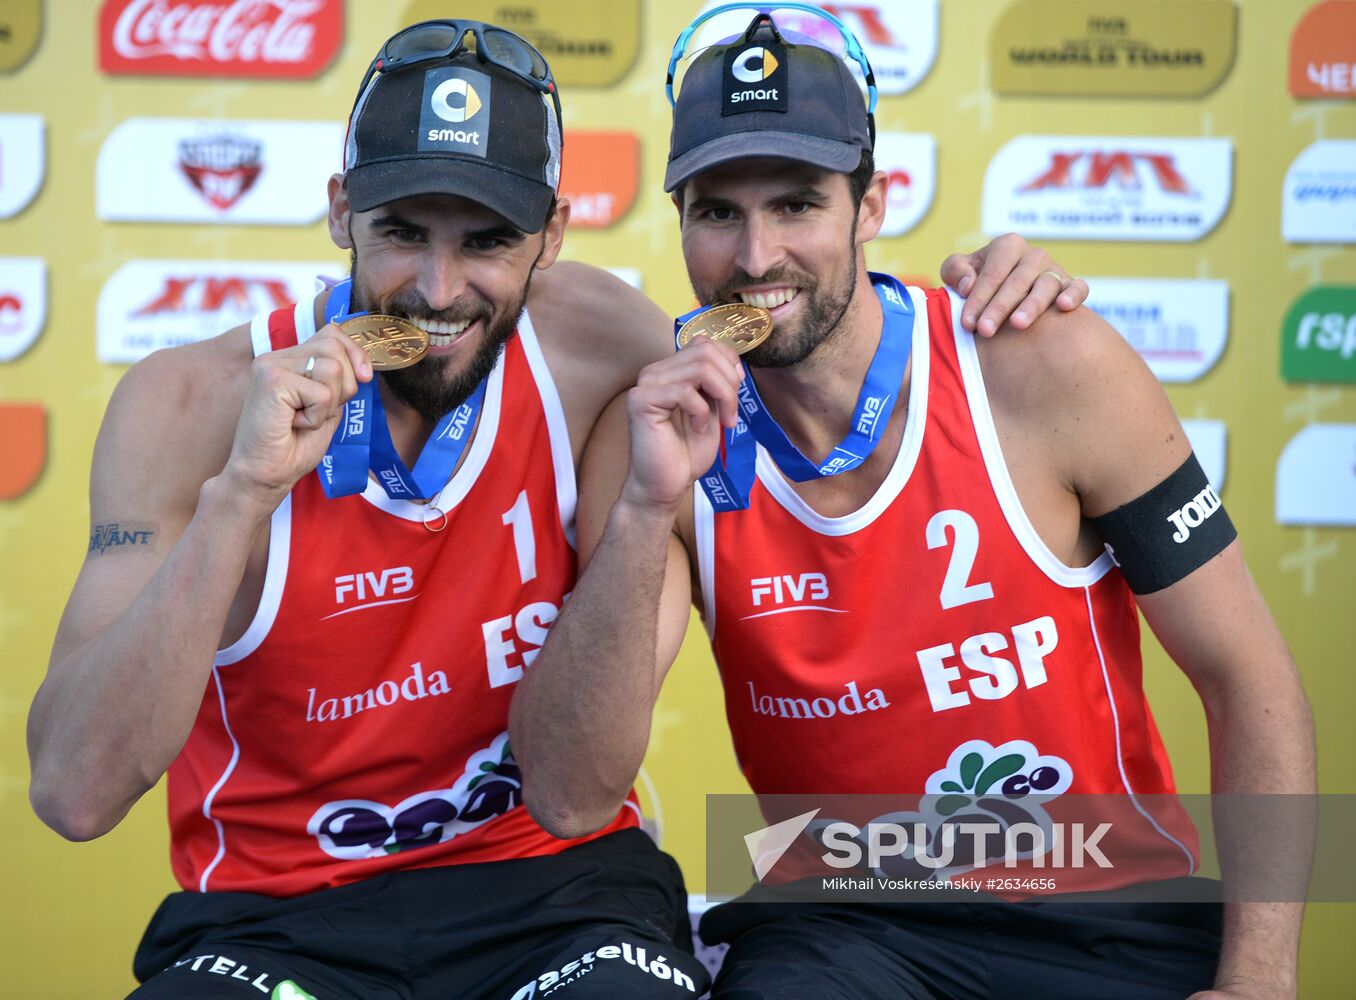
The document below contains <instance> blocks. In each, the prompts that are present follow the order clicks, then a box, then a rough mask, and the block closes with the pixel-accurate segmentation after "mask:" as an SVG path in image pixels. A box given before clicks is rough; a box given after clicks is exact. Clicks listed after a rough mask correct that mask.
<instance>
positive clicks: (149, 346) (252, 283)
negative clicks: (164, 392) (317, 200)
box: [95, 260, 346, 364]
mask: <svg viewBox="0 0 1356 1000" xmlns="http://www.w3.org/2000/svg"><path fill="white" fill-rule="evenodd" d="M345 273H346V269H345V267H344V265H343V264H341V263H337V262H335V263H326V262H323V261H319V262H315V263H294V262H287V263H284V262H281V261H274V262H267V261H240V260H221V261H213V260H134V261H131V262H129V263H127V264H124V265H123V266H122V267H120V268H118V270H117V271H115V272H113V276H112V277H110V278H109V279H108V282H107V283H106V284H105V285H104V287H103V290H102V291H101V292H100V293H99V305H98V309H97V319H96V323H95V329H96V337H97V340H98V353H99V360H100V361H103V362H106V363H108V364H131V363H133V362H135V361H139V360H141V359H142V358H144V357H145V356H146V355H148V354H150V353H151V352H152V351H158V350H160V349H161V348H162V347H175V346H177V345H179V344H191V343H194V342H195V341H199V340H206V339H207V338H208V337H215V336H216V335H217V334H219V333H225V332H226V331H227V330H229V329H230V328H231V327H233V326H238V325H239V324H241V323H248V322H249V321H250V319H251V318H253V316H254V315H255V313H258V312H267V311H271V310H273V309H282V308H283V307H285V306H290V305H292V304H293V303H295V302H297V301H298V300H299V299H301V298H302V297H303V296H305V295H309V294H311V293H312V292H314V291H315V289H316V279H317V277H320V276H324V277H328V278H341V277H343V276H344V274H345Z"/></svg>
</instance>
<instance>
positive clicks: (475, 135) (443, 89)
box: [417, 67, 494, 156]
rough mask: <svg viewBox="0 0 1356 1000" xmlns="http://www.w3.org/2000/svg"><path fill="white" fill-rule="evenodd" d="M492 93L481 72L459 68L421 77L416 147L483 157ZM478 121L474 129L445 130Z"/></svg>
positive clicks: (489, 84) (434, 70) (434, 72)
mask: <svg viewBox="0 0 1356 1000" xmlns="http://www.w3.org/2000/svg"><path fill="white" fill-rule="evenodd" d="M493 97H494V94H493V93H492V91H491V83H490V78H489V76H487V75H486V74H484V73H481V72H478V71H476V70H472V69H463V68H461V67H456V68H450V69H449V68H447V67H443V68H441V69H431V70H428V71H427V72H426V73H425V74H424V104H423V107H422V108H421V109H420V111H419V141H418V144H417V145H418V148H419V149H421V150H425V151H434V150H436V151H439V152H455V153H465V154H467V155H470V156H484V155H485V153H486V147H487V146H488V144H489V129H490V123H491V122H492V119H491V117H490V114H491V111H490V109H491V106H492V104H493ZM476 119H479V120H480V122H481V123H482V124H480V125H478V126H477V127H474V128H447V127H446V126H447V125H466V124H467V123H469V122H472V121H474V120H476Z"/></svg>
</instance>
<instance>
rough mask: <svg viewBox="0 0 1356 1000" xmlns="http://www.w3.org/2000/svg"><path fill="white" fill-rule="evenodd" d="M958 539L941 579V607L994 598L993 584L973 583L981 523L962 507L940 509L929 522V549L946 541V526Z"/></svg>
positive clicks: (946, 607) (958, 605) (955, 606)
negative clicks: (971, 577) (971, 581)
mask: <svg viewBox="0 0 1356 1000" xmlns="http://www.w3.org/2000/svg"><path fill="white" fill-rule="evenodd" d="M947 528H950V529H951V533H952V535H953V537H954V539H955V541H954V545H953V548H952V549H951V561H950V562H949V563H948V564H947V567H946V577H945V578H944V579H943V580H942V593H941V601H942V610H944V611H945V610H946V609H948V608H957V607H960V606H961V605H962V604H970V603H971V602H973V601H987V600H988V599H989V598H991V597H993V585H992V584H989V583H970V582H969V581H970V570H972V569H974V567H975V556H976V555H977V554H978V552H979V525H977V524H976V523H975V519H974V518H973V517H971V516H970V515H969V514H967V513H965V511H963V510H941V511H938V512H937V513H936V514H933V515H932V519H931V520H930V521H928V528H927V538H928V548H930V549H940V548H941V547H942V546H944V545H946V544H947V540H946V529H947Z"/></svg>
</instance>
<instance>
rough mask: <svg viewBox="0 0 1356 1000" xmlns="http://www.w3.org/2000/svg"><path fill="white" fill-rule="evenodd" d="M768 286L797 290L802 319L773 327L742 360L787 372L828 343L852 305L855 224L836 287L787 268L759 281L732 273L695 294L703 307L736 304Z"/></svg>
mask: <svg viewBox="0 0 1356 1000" xmlns="http://www.w3.org/2000/svg"><path fill="white" fill-rule="evenodd" d="M769 284H774V285H778V284H784V285H794V286H796V287H797V288H799V289H800V292H799V294H798V295H797V296H796V301H798V302H799V301H801V300H804V302H803V304H802V315H801V318H800V320H799V322H797V323H795V324H794V325H782V324H777V325H776V326H774V327H773V329H772V336H770V337H768V339H767V340H765V341H763V342H762V343H761V344H759V345H758V346H757V347H755V348H754V349H753V350H751V351H749V352H748V353H746V354H745V355H744V360H745V361H747V362H748V363H749V364H750V365H751V366H753V367H754V368H789V367H791V366H792V365H797V364H800V363H801V362H802V361H804V360H805V359H806V358H808V357H809V356H810V355H811V354H813V353H814V352H815V351H816V350H817V349H818V348H819V346H820V345H821V344H823V343H824V342H825V341H826V340H828V339H829V337H830V336H831V335H832V334H833V332H834V331H835V330H836V329H837V328H838V324H839V323H840V322H841V321H842V319H843V316H844V315H845V314H846V313H847V310H848V306H850V305H851V304H852V296H853V294H854V292H855V291H856V286H857V223H856V222H855V221H854V222H853V224H852V235H851V236H850V237H849V239H848V269H847V275H846V276H845V277H844V280H843V281H842V283H841V284H839V285H836V286H835V287H831V288H825V287H822V286H821V284H820V282H819V281H817V280H816V279H814V278H812V277H811V276H810V275H808V274H800V273H797V272H796V271H794V270H792V269H791V268H787V267H774V268H772V269H770V270H769V271H767V272H766V273H764V274H763V275H761V276H759V277H758V278H754V277H753V276H751V275H749V274H747V273H746V272H745V271H743V270H742V269H739V268H736V270H735V273H734V274H733V275H732V276H731V277H730V278H729V279H728V280H727V281H725V283H724V284H722V285H721V286H720V287H718V288H717V289H715V291H713V292H712V293H711V294H710V295H709V296H707V297H705V298H703V297H702V295H701V293H700V292H697V299H698V301H700V302H701V303H702V305H716V304H717V303H721V302H739V301H741V299H740V298H739V292H740V291H742V290H743V289H745V288H752V287H754V286H755V285H769ZM693 291H694V292H695V291H696V289H695V288H694V289H693Z"/></svg>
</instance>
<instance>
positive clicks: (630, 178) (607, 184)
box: [560, 131, 640, 229]
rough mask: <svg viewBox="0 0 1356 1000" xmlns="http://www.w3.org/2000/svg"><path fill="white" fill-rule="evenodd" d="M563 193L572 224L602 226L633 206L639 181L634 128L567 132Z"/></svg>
mask: <svg viewBox="0 0 1356 1000" xmlns="http://www.w3.org/2000/svg"><path fill="white" fill-rule="evenodd" d="M565 146H566V148H568V149H569V151H570V155H569V156H566V157H563V164H562V168H561V175H560V194H561V197H564V198H569V199H570V225H571V226H573V227H583V228H585V229H603V228H606V227H608V226H611V225H615V224H616V223H617V222H619V221H620V220H621V218H622V217H623V216H624V215H626V213H627V212H629V211H630V210H631V206H632V205H634V204H635V201H636V191H637V188H638V187H639V184H640V138H639V137H638V136H637V135H636V134H635V133H634V132H573V131H572V132H566V133H565Z"/></svg>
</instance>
